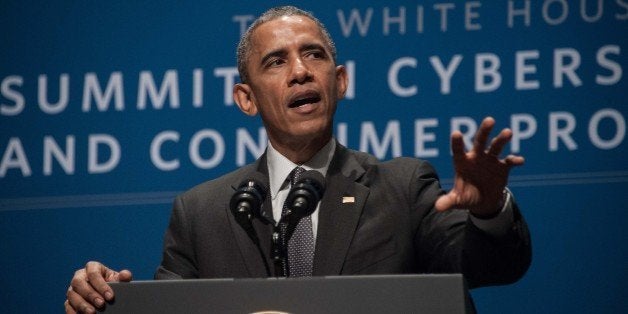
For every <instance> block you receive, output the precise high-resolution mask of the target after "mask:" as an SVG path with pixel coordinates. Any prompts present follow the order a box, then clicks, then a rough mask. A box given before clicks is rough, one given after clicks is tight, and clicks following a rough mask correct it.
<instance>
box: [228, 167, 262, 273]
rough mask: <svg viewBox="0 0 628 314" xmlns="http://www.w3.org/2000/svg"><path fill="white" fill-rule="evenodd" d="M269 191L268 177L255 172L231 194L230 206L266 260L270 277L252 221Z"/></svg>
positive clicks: (237, 220) (236, 218) (257, 214)
mask: <svg viewBox="0 0 628 314" xmlns="http://www.w3.org/2000/svg"><path fill="white" fill-rule="evenodd" d="M267 191H268V183H267V179H266V177H265V176H263V175H261V174H259V173H255V174H254V175H253V176H252V177H251V178H249V179H246V180H244V181H242V182H241V183H240V186H239V187H238V189H237V190H236V192H235V193H234V194H233V196H231V201H230V202H229V208H230V209H231V213H232V214H233V217H234V218H235V220H236V222H238V224H239V225H240V226H241V227H242V229H244V231H246V234H247V235H248V236H249V238H250V239H251V241H253V243H254V244H255V246H256V247H257V250H258V251H259V253H260V256H261V257H262V261H264V266H265V268H266V274H267V275H268V277H270V267H269V266H268V262H267V261H266V255H265V254H264V251H263V250H262V247H261V245H260V242H259V237H258V236H257V232H255V229H254V228H253V222H252V220H253V218H254V217H260V212H261V207H262V204H263V203H264V199H266V193H267Z"/></svg>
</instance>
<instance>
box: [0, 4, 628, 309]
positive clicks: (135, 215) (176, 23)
mask: <svg viewBox="0 0 628 314" xmlns="http://www.w3.org/2000/svg"><path fill="white" fill-rule="evenodd" d="M277 4H280V3H279V2H274V1H265V2H263V3H260V1H248V0H247V1H238V2H226V3H220V4H213V3H207V2H206V1H185V2H182V1H48V2H43V3H39V2H32V3H31V2H30V1H3V2H2V3H0V29H1V30H2V32H1V33H2V35H1V36H0V158H1V159H0V187H1V188H0V252H1V253H0V266H1V267H2V271H1V272H0V303H1V304H3V307H4V308H5V309H6V311H7V312H8V313H26V312H38V313H40V312H59V311H60V310H61V309H62V303H63V300H64V298H65V290H66V288H67V286H68V283H69V280H70V278H71V277H72V275H73V272H74V270H75V269H77V268H79V267H81V266H82V265H84V263H85V262H87V261H88V260H99V261H102V262H104V263H105V264H107V265H110V266H111V267H113V268H129V269H131V270H133V272H134V275H135V278H136V279H150V278H152V274H153V271H154V270H155V268H156V267H157V265H158V264H159V261H160V258H161V256H160V254H161V240H162V236H163V232H164V230H165V227H166V224H167V220H168V217H169V212H170V204H171V202H172V199H173V197H174V195H176V194H177V193H179V192H181V191H183V190H186V189H187V188H189V187H191V186H193V185H196V184H198V183H200V182H202V181H205V180H208V179H212V178H215V177H217V176H220V175H222V174H224V173H227V172H228V171H230V170H233V169H235V168H237V167H238V166H240V165H242V164H245V163H248V162H251V161H253V160H254V159H255V157H256V156H258V155H259V154H260V153H261V152H262V151H263V149H264V146H265V143H266V135H265V134H264V132H263V129H262V128H261V122H260V120H259V118H249V117H246V116H245V115H243V114H242V113H240V112H239V110H238V109H237V107H235V106H234V105H233V101H232V99H231V96H230V93H231V92H230V91H231V86H232V85H233V82H234V81H237V73H236V62H235V53H234V50H235V45H236V43H237V40H238V38H239V35H240V34H241V32H242V30H243V28H244V27H246V26H247V25H248V23H250V22H251V21H252V19H253V18H254V16H256V15H258V14H260V13H261V12H263V11H264V10H265V9H267V8H268V7H270V6H273V5H277ZM293 4H295V5H298V6H301V7H303V8H304V9H307V10H310V11H313V13H314V14H315V15H316V16H318V17H319V18H320V19H321V20H322V21H323V22H324V23H325V24H326V25H327V26H328V28H329V30H330V32H331V34H332V36H333V37H334V39H335V41H336V44H337V48H338V52H339V58H338V62H339V63H342V64H345V65H346V66H347V68H348V70H349V74H350V79H351V81H352V84H351V86H350V88H349V91H348V94H347V99H345V100H344V101H342V102H341V103H340V105H339V108H338V112H337V115H336V130H335V132H336V136H337V138H338V139H339V140H340V141H341V142H343V143H345V144H346V145H347V146H349V147H351V148H354V149H359V150H363V151H368V152H370V153H373V154H375V155H377V156H378V157H379V158H382V159H389V158H392V157H395V156H401V155H403V156H414V157H417V158H423V159H427V160H429V161H430V162H432V163H433V164H434V165H435V166H436V168H437V169H438V170H439V173H440V175H441V177H442V179H443V183H444V184H445V185H448V184H450V183H451V178H452V168H451V161H450V153H449V139H448V138H449V134H450V133H451V131H452V130H453V129H460V130H462V131H463V133H465V134H473V131H474V130H475V128H476V127H477V125H478V124H479V121H481V119H482V117H484V116H486V115H491V116H493V117H495V118H496V120H497V125H498V127H499V128H502V127H511V128H513V131H514V136H515V137H514V140H513V142H512V144H511V145H510V146H509V147H508V150H509V151H510V152H513V153H518V154H522V155H524V156H525V157H526V165H525V166H524V167H521V168H517V169H516V170H514V171H513V172H512V175H511V180H510V187H511V189H512V191H513V192H514V193H515V195H516V198H517V200H518V202H519V204H520V206H521V208H522V210H523V212H524V215H525V217H526V218H527V220H528V223H529V225H530V229H531V234H532V239H533V255H534V256H533V263H532V266H531V268H530V270H529V271H528V273H527V275H526V276H525V277H524V278H523V279H522V280H521V281H519V282H518V283H516V284H514V285H510V286H504V287H494V288H481V289H477V290H474V291H473V292H472V293H473V295H474V297H475V299H476V304H477V306H478V309H479V310H480V311H481V312H484V313H530V312H537V311H540V312H561V313H573V312H584V313H588V312H599V313H603V312H611V313H612V312H620V311H622V310H621V309H625V308H627V307H628V292H627V291H628V284H627V283H626V281H627V280H628V267H626V260H627V247H628V244H627V243H628V242H627V241H626V240H628V231H626V228H625V227H624V226H625V225H626V224H628V211H627V210H628V206H627V205H626V204H627V203H628V193H626V190H627V188H628V167H627V166H626V162H625V158H626V156H627V154H626V153H627V150H628V145H627V141H628V140H627V139H626V117H627V115H628V80H627V79H626V77H625V70H626V69H627V68H628V57H627V56H628V24H627V23H628V1H627V0H614V1H610V0H608V1H602V0H599V1H597V0H589V1H586V0H581V1H567V0H544V1H528V0H510V1H465V2H462V1H450V2H446V1H387V2H386V3H385V4H384V3H381V2H379V1H342V2H337V3H328V4H324V3H319V2H308V1H293ZM3 311H4V310H3Z"/></svg>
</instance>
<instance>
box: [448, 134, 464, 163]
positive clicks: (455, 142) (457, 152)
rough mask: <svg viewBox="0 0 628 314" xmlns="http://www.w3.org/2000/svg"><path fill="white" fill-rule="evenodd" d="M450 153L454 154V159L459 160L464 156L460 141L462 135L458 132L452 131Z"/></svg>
mask: <svg viewBox="0 0 628 314" xmlns="http://www.w3.org/2000/svg"><path fill="white" fill-rule="evenodd" d="M451 152H452V153H453V154H454V159H459V158H461V157H463V156H464V154H465V153H464V141H463V139H462V133H460V131H454V132H453V133H452V134H451Z"/></svg>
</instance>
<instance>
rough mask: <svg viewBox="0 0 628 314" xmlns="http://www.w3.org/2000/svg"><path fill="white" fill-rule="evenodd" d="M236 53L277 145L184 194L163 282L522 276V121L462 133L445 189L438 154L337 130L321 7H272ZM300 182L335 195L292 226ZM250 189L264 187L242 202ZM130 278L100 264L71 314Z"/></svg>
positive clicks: (73, 287) (331, 60)
mask: <svg viewBox="0 0 628 314" xmlns="http://www.w3.org/2000/svg"><path fill="white" fill-rule="evenodd" d="M237 58H238V70H239V73H240V79H241V83H239V84H236V85H235V87H234V89H233V96H234V100H235V101H236V103H237V105H238V107H239V108H240V110H242V112H244V113H245V114H247V115H251V116H253V115H256V114H258V113H259V115H260V116H261V118H262V121H263V123H264V127H265V128H266V131H267V134H268V139H269V143H268V148H267V150H266V152H265V153H264V154H263V155H262V156H261V157H260V158H259V159H258V160H257V161H256V162H254V163H253V164H250V165H247V166H244V167H242V168H240V169H238V170H236V171H234V172H232V173H229V174H227V175H225V176H223V177H220V178H218V179H215V180H212V181H209V182H206V183H203V184H201V185H199V186H197V187H194V188H193V189H191V190H189V191H187V192H185V193H183V194H182V195H180V196H178V197H177V198H176V200H175V202H174V207H173V210H172V216H171V218H170V224H169V226H168V229H167V230H166V234H165V238H164V251H163V259H162V262H161V265H160V266H159V268H158V269H157V272H156V274H155V278H156V279H180V278H249V277H267V276H286V275H287V276H324V275H355V274H407V273H462V274H463V275H464V277H465V279H466V281H467V283H468V284H469V286H470V287H471V288H473V287H478V286H485V285H497V284H506V283H511V282H514V281H516V280H518V279H519V278H521V276H523V274H524V273H525V272H526V270H527V268H528V266H529V264H530V260H531V247H530V238H529V234H528V230H527V226H526V224H525V222H524V220H523V218H522V216H521V214H520V212H519V210H518V208H517V206H516V204H515V202H514V199H513V196H512V195H511V193H510V192H509V191H508V189H506V183H507V180H508V173H509V171H510V169H511V168H512V167H513V166H519V165H522V164H523V163H524V159H523V157H520V156H513V155H510V156H507V157H505V158H500V154H501V152H502V150H503V148H504V146H505V145H506V144H507V143H508V142H509V140H510V137H511V136H512V132H511V131H510V130H508V129H504V130H502V131H501V132H500V133H499V134H498V135H497V136H496V137H495V138H493V139H492V140H491V141H490V142H489V133H490V132H491V130H492V128H493V126H494V124H495V121H494V120H493V119H492V118H486V119H484V121H483V122H482V124H481V126H480V128H479V130H478V132H477V134H476V136H475V140H474V144H473V148H472V149H471V150H469V151H465V148H464V144H463V139H462V134H460V133H459V132H454V133H453V134H452V135H451V147H452V152H453V164H454V168H455V178H454V186H453V188H452V190H451V191H449V192H445V191H443V190H442V189H441V187H440V184H439V181H438V177H437V175H436V173H435V171H434V169H433V168H432V167H431V166H430V165H429V164H428V163H427V162H425V161H421V160H417V159H412V158H396V159H393V160H390V161H386V162H380V161H379V160H377V158H375V157H373V156H371V155H368V154H365V153H361V152H357V151H353V150H350V149H348V148H345V147H343V146H342V145H340V144H339V143H338V142H337V141H336V140H335V139H334V138H333V137H332V129H333V117H334V113H335V111H336V105H337V103H338V101H339V100H340V99H342V98H343V96H344V93H345V91H346V89H347V85H348V78H347V72H346V70H345V68H344V67H343V66H342V65H337V64H336V50H335V47H334V43H333V41H332V39H331V37H330V35H329V34H328V32H327V30H326V29H325V27H324V26H323V25H322V24H321V23H320V22H319V21H318V20H317V19H316V18H315V17H314V16H312V15H311V14H310V13H308V12H305V11H302V10H300V9H297V8H295V7H289V6H288V7H278V8H273V9H270V10H269V11H267V12H265V13H264V14H263V15H262V16H261V17H259V18H258V19H257V20H256V21H255V22H254V23H253V24H252V25H251V26H250V28H249V29H248V30H247V32H246V33H245V34H244V36H243V37H242V38H241V40H240V43H239V45H238V51H237ZM314 172H316V173H314ZM308 173H309V174H310V176H311V177H310V179H309V180H310V181H308V182H309V183H308V182H306V181H307V180H303V179H302V176H306V177H307V176H308ZM312 173H314V174H313V175H312ZM317 175H318V176H319V178H318V179H316V178H314V177H316V176H317ZM319 181H323V182H319ZM247 182H248V183H247ZM306 183H307V184H310V185H308V186H305V185H304V184H306ZM316 184H320V185H321V187H320V188H321V189H320V191H319V187H317V186H316ZM257 185H259V187H258V188H256V187H255V186H257ZM297 185H299V186H301V188H303V189H305V190H307V191H309V192H308V193H312V194H317V195H318V194H319V196H322V197H320V201H319V200H318V199H316V198H314V199H313V200H314V201H311V202H313V204H310V209H309V210H305V211H304V212H302V213H301V216H302V217H298V218H300V219H297V220H294V221H293V220H291V219H289V217H293V216H291V215H296V214H295V213H296V212H297V211H298V210H297V209H298V207H297V205H290V204H293V200H294V199H295V198H294V197H295V196H294V193H297V192H294V191H295V189H296V188H295V186H297ZM243 189H244V190H243ZM323 189H324V191H323ZM242 191H244V192H242ZM319 192H320V193H319ZM238 193H250V194H251V195H253V196H252V197H250V198H247V197H248V196H247V197H244V198H239V197H240V196H237V197H236V201H235V202H236V203H237V204H236V205H234V206H230V205H232V204H231V202H232V200H233V199H234V195H236V194H237V195H240V194H238ZM256 193H257V194H260V195H261V194H266V197H255V194H256ZM287 199H288V201H286V200H287ZM243 200H244V201H243ZM247 200H248V201H247ZM256 201H259V202H260V204H258V206H255V205H256V204H255V203H256ZM247 202H249V203H247ZM250 205H253V206H250ZM247 206H248V207H247ZM253 207H255V208H253ZM242 217H244V218H242ZM287 230H289V231H287ZM256 239H257V241H256ZM273 252H275V253H273ZM273 266H275V267H273ZM131 277H132V276H131V273H130V272H129V271H127V270H123V271H120V272H118V271H115V270H111V269H109V268H107V267H106V266H104V265H103V264H101V263H98V262H89V263H88V264H87V265H86V267H85V268H84V269H80V270H78V271H77V272H76V273H75V275H74V277H73V279H72V281H71V284H70V287H69V289H68V292H67V300H66V302H65V309H66V312H67V313H75V312H86V313H89V312H95V310H96V308H102V307H104V306H105V303H106V301H111V300H113V298H114V291H112V289H111V288H110V287H109V286H108V285H107V282H111V281H130V280H131ZM417 297H418V296H417Z"/></svg>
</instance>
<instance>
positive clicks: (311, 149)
mask: <svg viewBox="0 0 628 314" xmlns="http://www.w3.org/2000/svg"><path fill="white" fill-rule="evenodd" d="M269 140H270V142H271V144H272V145H273V147H274V148H275V150H277V151H278V152H279V153H280V154H282V155H283V156H284V157H286V158H288V159H289V160H290V161H292V162H293V163H295V164H297V165H302V164H304V163H305V162H307V161H308V160H310V159H312V157H313V156H314V155H316V153H318V151H320V150H321V148H323V146H325V145H326V144H327V143H329V141H330V140H331V134H329V135H326V136H321V137H318V138H309V139H304V140H302V141H298V140H297V141H290V142H288V141H278V140H274V139H272V138H270V139H269Z"/></svg>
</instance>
